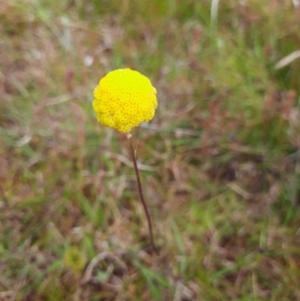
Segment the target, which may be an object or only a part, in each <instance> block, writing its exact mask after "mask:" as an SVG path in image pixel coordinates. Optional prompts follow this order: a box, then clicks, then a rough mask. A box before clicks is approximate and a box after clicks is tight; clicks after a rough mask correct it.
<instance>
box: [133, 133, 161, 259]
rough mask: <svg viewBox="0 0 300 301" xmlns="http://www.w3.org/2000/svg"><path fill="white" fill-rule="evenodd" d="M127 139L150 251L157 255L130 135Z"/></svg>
mask: <svg viewBox="0 0 300 301" xmlns="http://www.w3.org/2000/svg"><path fill="white" fill-rule="evenodd" d="M127 139H128V141H129V148H130V152H131V156H132V161H133V165H134V170H135V175H136V180H137V183H138V188H139V194H140V199H141V202H142V204H143V207H144V211H145V214H146V217H147V221H148V228H149V234H150V243H151V249H152V252H156V253H157V254H158V252H157V250H156V248H155V245H154V240H153V232H152V224H151V218H150V214H149V211H148V208H147V205H146V202H145V199H144V195H143V190H142V184H141V179H140V173H139V170H138V167H137V163H136V157H135V154H134V148H133V141H132V135H131V134H128V135H127Z"/></svg>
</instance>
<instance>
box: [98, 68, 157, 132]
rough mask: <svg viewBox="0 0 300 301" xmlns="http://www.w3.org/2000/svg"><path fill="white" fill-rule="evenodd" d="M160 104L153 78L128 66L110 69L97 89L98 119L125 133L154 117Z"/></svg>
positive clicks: (103, 123)
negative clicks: (150, 78)
mask: <svg viewBox="0 0 300 301" xmlns="http://www.w3.org/2000/svg"><path fill="white" fill-rule="evenodd" d="M156 107H157V100H156V89H155V88H154V87H153V86H152V85H151V82H150V80H149V79H148V78H147V77H145V76H144V75H142V74H140V73H139V72H137V71H133V70H131V69H128V68H126V69H118V70H114V71H111V72H109V73H108V74H107V75H106V76H104V77H103V78H102V79H101V80H100V82H99V84H98V86H97V87H96V88H95V90H94V100H93V108H94V111H95V112H96V114H97V120H98V122H99V123H101V124H102V125H105V126H108V127H112V128H115V129H117V130H118V131H120V132H122V133H128V132H130V131H131V129H132V128H134V127H137V126H138V125H139V124H141V123H142V122H143V121H150V120H151V119H152V118H153V116H154V113H155V109H156Z"/></svg>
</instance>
